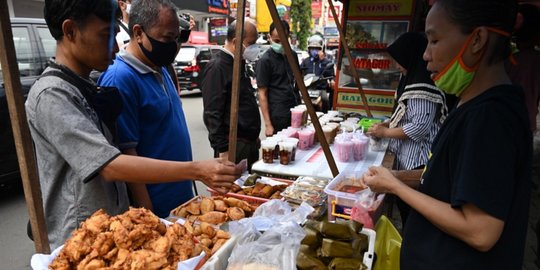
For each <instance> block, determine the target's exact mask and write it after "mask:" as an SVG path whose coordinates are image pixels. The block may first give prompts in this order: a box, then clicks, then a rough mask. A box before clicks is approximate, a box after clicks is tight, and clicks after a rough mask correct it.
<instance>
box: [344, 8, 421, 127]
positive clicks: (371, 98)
mask: <svg viewBox="0 0 540 270" xmlns="http://www.w3.org/2000/svg"><path fill="white" fill-rule="evenodd" d="M424 5H425V1H416V0H381V1H368V0H344V1H343V8H344V12H343V18H342V22H343V32H344V35H345V37H346V43H344V42H340V50H339V55H338V57H337V72H336V75H337V76H336V82H337V83H336V88H335V93H336V94H335V95H334V100H333V104H334V108H336V109H337V110H340V111H349V112H359V113H362V114H364V115H365V111H366V110H365V106H364V104H363V102H362V98H361V94H360V93H359V87H358V85H357V84H356V82H355V79H354V74H353V72H352V68H354V69H356V70H357V73H358V76H359V82H360V84H361V88H362V89H363V91H364V93H365V96H366V98H367V102H368V105H369V108H370V109H371V112H372V114H373V115H374V116H375V117H388V116H390V114H391V112H392V108H393V106H394V93H395V89H396V88H397V86H398V84H399V79H400V72H399V70H398V68H397V65H396V62H395V61H394V60H393V59H392V58H391V57H390V56H389V54H388V53H387V52H386V48H387V46H388V45H389V44H391V43H392V42H393V41H394V40H395V39H396V38H397V37H399V36H400V35H401V34H403V33H405V32H408V31H415V30H418V28H419V27H417V25H419V24H420V16H419V15H420V14H421V13H422V12H417V10H418V11H422V7H423V6H424ZM342 40H343V39H342ZM344 47H347V48H348V49H349V51H350V53H351V56H352V57H351V58H352V64H351V61H349V58H348V57H347V55H346V54H345V52H344Z"/></svg>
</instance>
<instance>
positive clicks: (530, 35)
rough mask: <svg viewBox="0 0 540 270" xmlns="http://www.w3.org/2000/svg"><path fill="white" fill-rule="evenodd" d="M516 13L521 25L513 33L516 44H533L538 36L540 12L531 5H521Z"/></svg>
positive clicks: (539, 32) (539, 31)
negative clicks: (518, 15) (520, 18)
mask: <svg viewBox="0 0 540 270" xmlns="http://www.w3.org/2000/svg"><path fill="white" fill-rule="evenodd" d="M518 13H519V14H521V16H522V18H523V23H522V25H521V27H520V28H519V29H517V30H516V32H515V33H514V36H515V38H516V43H518V44H520V43H528V42H534V41H535V40H536V39H537V38H538V35H540V10H539V9H538V7H536V6H535V5H532V4H521V5H519V8H518Z"/></svg>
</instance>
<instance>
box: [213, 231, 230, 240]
mask: <svg viewBox="0 0 540 270" xmlns="http://www.w3.org/2000/svg"><path fill="white" fill-rule="evenodd" d="M216 238H219V239H229V238H231V235H230V234H229V233H228V232H226V231H223V230H218V231H217V233H216Z"/></svg>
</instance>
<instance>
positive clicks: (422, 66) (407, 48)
mask: <svg viewBox="0 0 540 270" xmlns="http://www.w3.org/2000/svg"><path fill="white" fill-rule="evenodd" d="M426 47H427V38H426V36H425V35H424V34H422V33H418V32H407V33H405V34H403V35H401V36H399V37H398V38H397V39H396V41H394V42H393V43H392V44H390V46H388V48H387V51H388V53H389V54H390V56H392V58H394V60H396V62H398V64H400V65H401V66H402V67H404V68H405V69H406V70H407V75H405V76H403V77H402V78H401V81H400V85H399V87H398V89H397V92H398V97H397V99H399V97H400V96H401V94H403V92H404V90H405V86H407V85H410V84H414V83H427V84H430V85H435V84H434V83H433V80H431V77H430V72H429V71H428V70H427V62H426V61H424V59H423V54H424V51H425V50H426Z"/></svg>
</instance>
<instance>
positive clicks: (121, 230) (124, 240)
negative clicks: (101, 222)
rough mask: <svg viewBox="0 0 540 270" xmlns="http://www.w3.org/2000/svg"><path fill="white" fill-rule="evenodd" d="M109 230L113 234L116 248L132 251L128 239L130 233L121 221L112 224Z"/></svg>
mask: <svg viewBox="0 0 540 270" xmlns="http://www.w3.org/2000/svg"><path fill="white" fill-rule="evenodd" d="M109 230H110V231H111V232H112V233H113V240H114V243H115V244H116V246H118V247H119V248H121V249H130V248H131V244H132V242H131V240H130V238H129V237H128V235H129V231H128V230H127V229H126V228H125V227H124V226H123V225H122V223H121V222H120V221H119V220H115V221H113V222H111V225H110V226H109Z"/></svg>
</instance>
